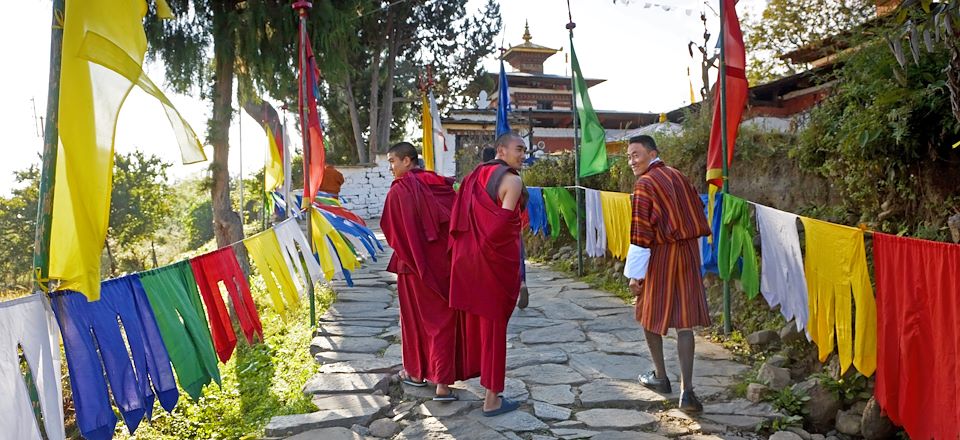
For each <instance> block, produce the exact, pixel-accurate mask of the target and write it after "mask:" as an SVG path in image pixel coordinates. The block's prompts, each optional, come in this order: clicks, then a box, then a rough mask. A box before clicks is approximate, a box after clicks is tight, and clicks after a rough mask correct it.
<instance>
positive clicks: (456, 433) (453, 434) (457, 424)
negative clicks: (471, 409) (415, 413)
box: [394, 416, 508, 440]
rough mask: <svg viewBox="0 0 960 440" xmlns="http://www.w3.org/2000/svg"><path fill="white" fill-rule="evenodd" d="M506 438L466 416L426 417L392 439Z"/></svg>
mask: <svg viewBox="0 0 960 440" xmlns="http://www.w3.org/2000/svg"><path fill="white" fill-rule="evenodd" d="M455 439H471V440H473V439H476V440H508V438H507V437H505V436H504V435H503V434H501V433H499V432H497V431H496V430H494V429H492V428H490V427H488V426H486V425H483V424H482V423H480V422H478V421H477V420H473V419H470V418H468V417H466V416H463V417H452V418H448V419H442V420H441V419H437V418H436V417H427V418H425V419H422V420H418V421H416V422H413V423H412V424H410V426H407V427H406V428H405V429H404V430H403V431H401V432H400V434H397V436H396V437H394V440H455Z"/></svg>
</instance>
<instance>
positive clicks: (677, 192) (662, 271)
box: [627, 136, 710, 413]
mask: <svg viewBox="0 0 960 440" xmlns="http://www.w3.org/2000/svg"><path fill="white" fill-rule="evenodd" d="M627 160H628V163H629V164H630V168H631V169H633V174H634V175H636V176H637V183H636V185H635V186H634V190H633V219H632V222H631V225H630V243H631V244H634V245H637V246H641V247H645V248H648V249H650V262H649V265H648V268H647V273H646V278H645V281H644V282H643V286H642V287H640V286H639V285H637V284H636V283H635V282H634V281H631V288H633V289H634V292H635V293H636V294H637V313H636V316H637V320H638V321H640V324H641V325H642V326H643V330H644V337H645V339H646V340H647V347H648V348H649V349H650V358H651V359H652V360H653V365H654V371H651V372H649V373H646V374H641V375H640V383H641V384H643V385H644V386H646V387H648V388H651V389H653V390H656V391H659V392H661V393H665V394H670V393H671V392H672V391H673V390H672V388H671V386H670V378H669V377H667V371H666V367H665V366H664V362H663V335H665V334H667V329H669V328H675V329H677V355H678V356H677V357H679V358H680V378H681V391H680V405H679V406H680V409H681V410H682V411H686V412H690V413H696V412H700V411H702V410H703V405H701V404H700V401H699V400H698V399H697V396H696V394H694V393H693V355H694V337H693V327H696V326H706V325H710V314H709V313H708V311H707V297H706V292H705V291H704V289H703V279H702V278H701V275H700V248H699V245H698V239H699V238H700V237H703V236H706V235H709V234H710V228H709V227H707V218H706V216H705V215H704V214H703V203H702V202H701V201H700V195H699V194H697V191H696V190H695V189H694V188H693V185H692V184H690V181H689V180H687V178H686V177H685V176H684V175H683V174H682V173H680V171H677V170H676V169H674V168H671V167H668V166H666V165H665V164H664V163H663V161H661V160H660V158H659V150H658V149H657V144H656V142H654V140H653V138H652V137H650V136H636V137H633V138H630V140H629V141H628V144H627Z"/></svg>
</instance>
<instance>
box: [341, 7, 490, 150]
mask: <svg viewBox="0 0 960 440" xmlns="http://www.w3.org/2000/svg"><path fill="white" fill-rule="evenodd" d="M466 4H467V0H419V1H407V0H389V1H385V2H371V3H367V4H366V5H365V9H363V10H362V11H361V12H360V14H359V18H356V20H355V21H354V22H353V24H354V26H355V29H356V33H355V35H352V36H351V37H350V38H349V40H347V41H344V42H342V43H341V44H340V45H338V46H336V47H333V48H331V49H332V50H330V51H329V52H327V53H326V60H327V65H326V69H325V71H324V73H325V76H326V79H327V86H328V87H327V88H325V93H324V99H323V103H324V106H325V109H326V110H327V113H328V114H329V115H330V121H329V122H330V126H331V131H333V133H334V138H335V139H336V140H337V141H339V142H347V141H352V142H351V143H352V144H353V145H354V147H355V149H356V153H357V155H356V157H357V160H358V161H359V162H364V163H365V162H369V161H370V160H371V159H372V156H373V154H375V153H377V152H383V151H385V149H386V147H387V145H388V144H389V143H390V141H391V140H392V139H391V133H398V132H399V133H402V132H403V131H404V130H403V127H404V125H405V122H406V121H407V120H408V117H410V116H413V115H416V114H417V113H418V112H417V111H416V110H418V109H419V102H420V99H419V91H418V90H417V85H418V84H417V76H418V75H425V74H426V72H425V70H426V66H427V65H430V66H431V68H432V70H433V77H434V79H435V81H436V84H435V86H434V91H435V95H436V96H437V99H438V100H439V101H440V103H439V104H440V105H445V104H447V103H449V102H463V92H464V91H465V90H466V89H467V87H468V86H469V84H470V83H471V82H472V81H473V80H474V79H475V78H477V77H479V76H482V75H483V70H482V67H481V66H480V62H481V60H483V58H484V57H486V56H487V55H489V54H490V53H492V52H493V50H494V44H493V39H494V37H495V36H496V35H497V34H498V33H499V31H500V27H501V20H500V6H499V4H497V2H496V1H494V0H487V1H486V2H485V4H484V6H483V8H482V9H481V10H480V12H479V13H478V14H475V15H472V14H467V11H466ZM400 102H404V103H410V104H412V105H410V106H404V107H402V108H399V109H398V108H397V107H396V104H397V103H400ZM398 116H399V117H398ZM348 123H349V125H347V124H348Z"/></svg>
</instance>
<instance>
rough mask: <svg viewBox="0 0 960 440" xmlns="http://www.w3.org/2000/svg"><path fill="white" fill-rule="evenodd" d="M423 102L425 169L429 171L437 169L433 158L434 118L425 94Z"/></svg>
mask: <svg viewBox="0 0 960 440" xmlns="http://www.w3.org/2000/svg"><path fill="white" fill-rule="evenodd" d="M422 98H423V99H422V101H423V109H422V110H423V168H424V169H426V170H428V171H433V170H435V169H436V166H435V165H434V160H433V158H434V156H433V117H432V116H431V115H430V101H428V100H427V94H426V93H424V94H423V97H422Z"/></svg>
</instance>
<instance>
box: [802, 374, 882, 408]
mask: <svg viewBox="0 0 960 440" xmlns="http://www.w3.org/2000/svg"><path fill="white" fill-rule="evenodd" d="M814 377H816V378H817V380H819V381H820V384H822V385H823V386H824V388H826V389H827V390H829V391H830V392H832V393H833V394H834V395H836V396H837V399H838V400H840V402H841V403H843V404H844V405H850V404H852V403H854V402H856V401H858V400H866V399H869V398H870V393H869V392H868V384H869V378H867V377H866V376H864V375H862V374H860V372H858V371H853V372H852V373H848V374H846V375H844V376H843V377H841V378H840V379H834V378H833V377H831V376H830V375H829V374H824V373H818V374H816V375H815V376H814Z"/></svg>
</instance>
